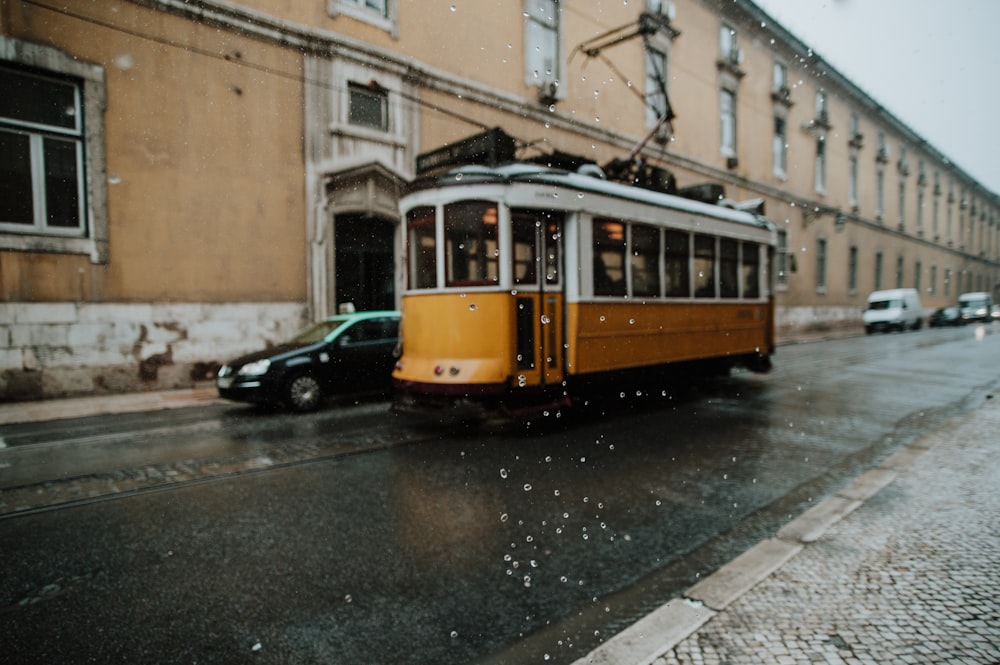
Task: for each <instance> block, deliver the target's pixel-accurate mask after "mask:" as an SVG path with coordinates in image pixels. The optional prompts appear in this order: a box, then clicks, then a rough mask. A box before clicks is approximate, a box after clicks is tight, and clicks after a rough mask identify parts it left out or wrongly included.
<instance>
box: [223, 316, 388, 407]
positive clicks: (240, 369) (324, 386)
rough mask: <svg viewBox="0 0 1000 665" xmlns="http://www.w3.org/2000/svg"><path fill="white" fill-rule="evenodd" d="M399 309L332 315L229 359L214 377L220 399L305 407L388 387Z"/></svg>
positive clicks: (386, 389)
mask: <svg viewBox="0 0 1000 665" xmlns="http://www.w3.org/2000/svg"><path fill="white" fill-rule="evenodd" d="M399 321H400V313H399V312H396V311H373V312H355V313H352V314H341V315H337V316H332V317H330V318H328V319H326V320H324V321H321V322H319V323H317V324H315V325H313V326H311V327H309V328H307V329H306V330H303V331H302V332H301V333H299V334H298V335H296V336H295V337H294V338H293V339H291V340H289V341H288V342H286V343H284V344H280V345H278V346H274V347H271V348H268V349H263V350H261V351H256V352H254V353H250V354H247V355H245V356H241V357H239V358H235V359H233V360H231V361H229V362H227V363H226V364H225V365H223V366H222V367H221V368H220V369H219V373H218V376H217V377H216V380H215V385H216V388H217V389H218V391H219V395H220V396H221V397H224V398H225V399H231V400H234V401H238V402H251V403H255V404H279V405H284V406H286V407H287V408H289V409H291V410H293V411H302V412H304V411H311V410H312V409H315V408H316V407H317V406H319V404H320V402H322V400H323V398H324V396H326V395H331V394H337V393H340V394H343V393H363V392H372V391H382V390H385V391H388V390H389V388H390V386H391V381H392V379H391V377H392V368H393V365H394V364H395V361H396V359H395V350H396V345H397V344H398V342H399Z"/></svg>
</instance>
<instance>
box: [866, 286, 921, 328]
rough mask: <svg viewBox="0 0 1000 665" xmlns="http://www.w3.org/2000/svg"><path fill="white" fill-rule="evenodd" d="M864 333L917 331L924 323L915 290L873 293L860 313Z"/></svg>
mask: <svg viewBox="0 0 1000 665" xmlns="http://www.w3.org/2000/svg"><path fill="white" fill-rule="evenodd" d="M861 317H862V319H863V320H864V323H865V333H867V334H869V335H870V334H872V333H873V332H875V331H878V330H881V331H884V332H888V331H890V330H906V329H908V328H909V329H913V330H919V329H920V327H921V326H922V325H923V323H924V310H923V308H922V307H921V305H920V295H919V294H918V293H917V290H916V289H889V290H887V291H874V292H872V294H871V295H870V296H868V305H867V307H865V311H864V312H862V315H861Z"/></svg>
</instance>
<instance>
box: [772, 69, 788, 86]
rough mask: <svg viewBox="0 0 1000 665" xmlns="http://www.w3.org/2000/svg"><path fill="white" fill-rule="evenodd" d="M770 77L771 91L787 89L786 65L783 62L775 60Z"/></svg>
mask: <svg viewBox="0 0 1000 665" xmlns="http://www.w3.org/2000/svg"><path fill="white" fill-rule="evenodd" d="M771 78H772V83H771V85H772V86H773V87H772V88H771V91H772V92H781V91H782V90H786V89H788V65H786V64H785V63H783V62H778V61H775V63H774V66H773V67H772V69H771Z"/></svg>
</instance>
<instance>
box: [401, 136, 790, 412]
mask: <svg viewBox="0 0 1000 665" xmlns="http://www.w3.org/2000/svg"><path fill="white" fill-rule="evenodd" d="M513 156H514V144H513V139H511V138H510V137H509V136H507V135H506V134H504V133H503V132H502V131H501V130H499V129H494V130H491V131H489V132H486V133H484V134H482V135H479V136H477V137H473V138H472V139H469V140H467V141H466V142H463V143H460V144H453V145H451V146H445V148H442V149H440V150H438V151H435V152H433V153H428V154H426V155H422V156H421V159H418V173H420V172H421V171H425V172H428V174H427V175H425V176H423V177H420V178H418V180H417V181H416V182H415V183H414V184H413V185H412V186H411V188H410V190H409V191H408V192H407V193H406V194H405V196H404V197H403V198H402V200H401V203H400V205H401V209H402V213H403V215H404V220H405V221H404V224H405V229H404V233H403V236H404V253H405V267H406V278H405V291H404V294H403V297H402V311H403V318H402V332H401V336H402V354H401V356H400V357H399V360H398V362H397V363H396V367H395V370H394V372H393V384H394V388H395V406H396V408H397V410H402V411H405V412H415V413H419V414H424V415H428V416H433V417H438V418H461V419H465V418H471V417H477V416H480V415H487V414H490V413H493V412H499V413H501V414H515V413H518V412H523V411H532V410H540V409H542V408H548V407H551V406H552V405H558V404H570V403H571V402H572V400H573V398H574V397H575V396H576V395H577V394H579V393H580V392H582V391H583V390H584V389H585V388H586V387H588V386H591V385H593V384H594V383H602V384H604V385H607V384H608V383H609V382H615V381H632V380H634V379H635V378H636V377H641V376H642V375H643V374H646V373H648V372H650V371H657V370H659V369H662V368H664V367H670V366H674V365H675V364H677V363H695V362H704V363H705V364H711V366H712V367H713V369H719V368H722V369H728V368H729V367H731V366H734V365H744V366H746V367H748V368H750V369H752V370H754V371H766V370H767V369H769V368H770V356H771V354H772V353H773V351H774V301H773V295H772V278H771V262H772V260H773V255H774V247H775V242H776V234H775V230H774V227H773V225H772V224H770V223H769V222H768V221H767V220H766V219H765V218H764V217H763V216H761V215H760V214H757V213H755V212H751V211H749V210H744V209H740V206H736V205H721V204H711V203H706V202H702V201H697V200H692V199H689V198H684V197H680V196H676V195H672V194H668V193H664V192H662V191H653V190H651V189H646V188H642V187H637V186H632V185H628V184H621V183H618V182H612V181H609V180H608V179H606V178H605V177H604V175H603V172H602V171H601V170H600V169H599V168H598V167H596V165H593V164H588V165H584V166H582V167H580V168H577V169H574V170H567V169H566V168H553V167H552V166H549V165H546V164H540V163H534V162H525V161H517V160H514V159H513ZM564 161H565V160H564ZM456 162H457V163H459V164H461V165H460V166H454V165H453V164H455V163H456ZM573 163H574V164H575V163H576V162H573ZM712 191H713V192H715V191H716V190H712ZM623 385H624V384H623ZM629 385H631V383H629Z"/></svg>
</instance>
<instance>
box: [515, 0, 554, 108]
mask: <svg viewBox="0 0 1000 665" xmlns="http://www.w3.org/2000/svg"><path fill="white" fill-rule="evenodd" d="M523 15H524V80H525V83H526V84H527V85H528V86H542V85H547V84H555V86H556V89H558V85H559V83H560V82H561V80H562V73H563V62H562V57H563V48H562V32H563V27H562V23H563V22H562V4H561V3H560V2H559V0H525V1H524V12H523Z"/></svg>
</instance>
